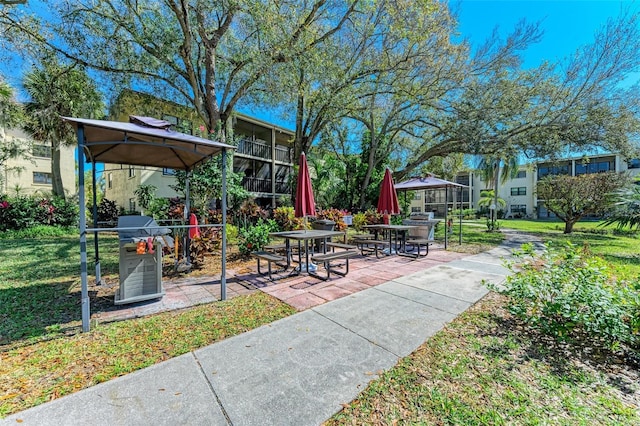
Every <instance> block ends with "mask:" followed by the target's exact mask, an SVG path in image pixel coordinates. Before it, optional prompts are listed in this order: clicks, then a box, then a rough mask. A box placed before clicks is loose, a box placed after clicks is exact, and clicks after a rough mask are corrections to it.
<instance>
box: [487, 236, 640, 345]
mask: <svg viewBox="0 0 640 426" xmlns="http://www.w3.org/2000/svg"><path fill="white" fill-rule="evenodd" d="M507 266H508V268H509V269H510V270H511V271H512V272H514V274H513V275H511V276H509V277H507V279H506V283H505V284H504V285H503V287H500V288H497V287H496V286H495V285H491V284H489V287H490V288H491V289H492V290H495V291H498V292H499V293H501V294H504V295H506V296H508V297H509V302H508V304H507V307H508V310H509V312H511V313H512V314H513V315H515V316H516V317H518V318H520V319H521V320H523V321H525V322H526V323H527V324H529V325H530V326H531V327H533V328H535V329H537V330H539V331H541V332H543V333H545V334H548V335H551V336H554V337H555V338H557V339H558V340H561V341H565V340H567V341H568V340H575V339H576V338H577V337H578V336H579V335H584V334H586V335H587V336H588V337H589V338H590V339H592V340H594V341H598V340H599V341H600V342H602V343H604V344H605V345H607V346H609V347H611V348H613V349H615V348H617V347H618V346H619V345H620V344H627V345H631V346H633V347H635V346H636V345H637V339H638V321H639V319H638V315H639V312H640V302H638V288H639V286H638V284H637V283H635V285H628V284H627V283H624V282H615V281H614V280H612V279H611V278H610V275H609V271H608V269H607V265H606V264H605V262H604V261H603V260H602V259H600V258H598V257H595V256H593V255H590V254H589V252H588V250H586V249H579V248H577V247H576V246H575V245H574V244H571V243H570V242H568V243H567V244H566V245H565V246H563V247H554V246H551V245H549V247H548V249H547V250H546V251H544V252H543V253H542V254H540V255H536V254H535V253H534V252H533V247H532V246H531V245H524V246H523V248H522V250H521V251H519V252H516V260H515V261H513V262H508V263H507ZM634 297H635V301H636V303H635V304H634V303H629V301H630V300H631V301H632V300H634V299H633V298H634Z"/></svg>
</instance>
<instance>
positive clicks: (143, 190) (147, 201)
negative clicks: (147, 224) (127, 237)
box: [133, 184, 158, 213]
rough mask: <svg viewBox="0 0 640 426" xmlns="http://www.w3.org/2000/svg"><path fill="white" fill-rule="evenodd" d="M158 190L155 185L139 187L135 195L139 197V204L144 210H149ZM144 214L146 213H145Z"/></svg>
mask: <svg viewBox="0 0 640 426" xmlns="http://www.w3.org/2000/svg"><path fill="white" fill-rule="evenodd" d="M157 189H158V188H156V187H155V186H153V185H145V184H141V185H139V186H138V187H137V188H136V189H135V191H133V193H134V194H135V196H136V197H137V200H138V204H139V205H140V207H142V208H143V209H145V210H146V209H148V208H149V206H150V205H151V203H152V202H153V200H154V199H155V192H156V190H157ZM143 213H144V211H143Z"/></svg>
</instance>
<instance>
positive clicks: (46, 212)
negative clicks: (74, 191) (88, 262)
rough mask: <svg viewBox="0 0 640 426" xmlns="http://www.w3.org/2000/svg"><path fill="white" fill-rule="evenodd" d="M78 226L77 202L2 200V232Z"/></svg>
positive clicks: (4, 198) (29, 198) (25, 198)
mask: <svg viewBox="0 0 640 426" xmlns="http://www.w3.org/2000/svg"><path fill="white" fill-rule="evenodd" d="M77 224H78V207H77V202H75V201H66V200H64V199H63V198H58V197H45V198H43V197H36V196H17V197H2V198H0V231H7V230H17V229H27V228H31V227H34V226H37V225H59V226H63V227H67V226H73V225H77Z"/></svg>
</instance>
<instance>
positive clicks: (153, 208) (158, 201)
mask: <svg viewBox="0 0 640 426" xmlns="http://www.w3.org/2000/svg"><path fill="white" fill-rule="evenodd" d="M146 213H147V214H148V215H149V216H151V217H153V218H154V219H155V220H163V219H169V200H168V199H166V198H153V199H152V200H151V201H150V202H149V205H148V206H147V211H146Z"/></svg>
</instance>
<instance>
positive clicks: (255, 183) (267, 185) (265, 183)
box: [242, 177, 271, 193]
mask: <svg viewBox="0 0 640 426" xmlns="http://www.w3.org/2000/svg"><path fill="white" fill-rule="evenodd" d="M242 187H243V188H244V189H246V190H247V191H250V192H267V193H270V192H271V180H269V179H258V178H250V177H245V178H243V179H242Z"/></svg>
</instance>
